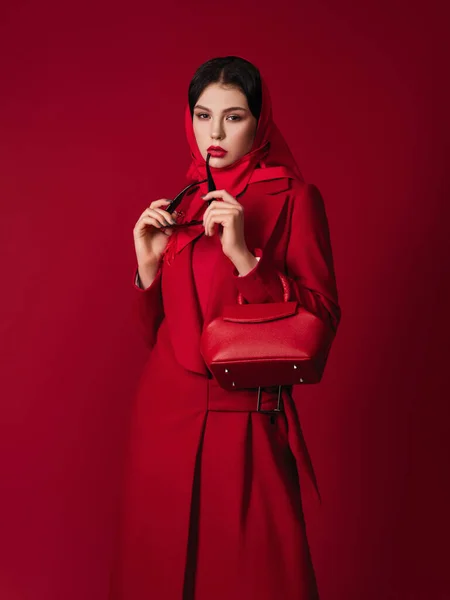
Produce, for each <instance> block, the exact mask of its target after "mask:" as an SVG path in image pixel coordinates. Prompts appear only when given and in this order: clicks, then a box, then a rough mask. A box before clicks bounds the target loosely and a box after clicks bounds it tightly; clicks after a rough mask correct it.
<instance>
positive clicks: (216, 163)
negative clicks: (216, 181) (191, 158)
mask: <svg viewBox="0 0 450 600" xmlns="http://www.w3.org/2000/svg"><path fill="white" fill-rule="evenodd" d="M207 156H208V153H206V155H205V160H206V157H207ZM232 162H233V159H231V158H230V157H229V156H226V157H225V158H217V157H214V156H211V158H210V160H209V164H210V166H211V167H214V168H215V169H220V168H221V167H227V166H228V165H231V163H232Z"/></svg>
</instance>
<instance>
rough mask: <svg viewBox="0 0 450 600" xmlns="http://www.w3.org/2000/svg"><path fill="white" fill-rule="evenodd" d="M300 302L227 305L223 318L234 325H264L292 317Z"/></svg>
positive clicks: (224, 308)
mask: <svg viewBox="0 0 450 600" xmlns="http://www.w3.org/2000/svg"><path fill="white" fill-rule="evenodd" d="M297 306H298V302H297V301H293V302H268V303H267V304H227V305H226V306H224V307H223V311H222V318H223V320H224V321H232V322H233V323H264V322H266V321H276V320H278V319H284V318H286V317H291V316H292V315H295V313H296V312H297Z"/></svg>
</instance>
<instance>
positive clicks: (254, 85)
mask: <svg viewBox="0 0 450 600" xmlns="http://www.w3.org/2000/svg"><path fill="white" fill-rule="evenodd" d="M210 83H223V84H225V85H232V86H235V87H238V88H239V89H240V90H241V91H242V92H243V93H244V94H245V96H246V98H247V102H248V107H249V109H250V112H251V113H252V115H253V116H254V117H255V118H256V120H258V119H259V115H260V114H261V104H262V88H261V75H260V73H259V70H258V69H257V68H256V67H255V65H253V64H252V63H251V62H249V61H248V60H245V59H244V58H240V57H239V56H223V57H218V58H212V59H211V60H208V61H207V62H205V63H203V64H202V65H200V67H199V68H198V69H197V71H196V72H195V74H194V77H193V78H192V80H191V83H190V84H189V90H188V101H189V108H190V110H191V116H193V114H194V106H195V105H196V103H197V100H198V99H199V98H200V96H201V94H202V92H203V90H204V89H205V88H206V87H207V86H208V85H209V84H210Z"/></svg>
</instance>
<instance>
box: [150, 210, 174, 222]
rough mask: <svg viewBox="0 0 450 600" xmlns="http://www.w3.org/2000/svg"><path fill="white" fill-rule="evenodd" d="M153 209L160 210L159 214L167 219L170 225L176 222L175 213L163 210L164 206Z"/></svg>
mask: <svg viewBox="0 0 450 600" xmlns="http://www.w3.org/2000/svg"><path fill="white" fill-rule="evenodd" d="M153 210H156V211H157V212H159V214H160V215H161V216H162V217H163V218H164V219H165V221H166V222H167V224H168V225H174V224H175V223H176V221H175V219H174V215H172V214H170V213H168V212H167V211H166V210H163V209H162V208H155V209H153Z"/></svg>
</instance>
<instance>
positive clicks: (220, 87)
mask: <svg viewBox="0 0 450 600" xmlns="http://www.w3.org/2000/svg"><path fill="white" fill-rule="evenodd" d="M192 123H193V127H194V134H195V139H196V140H197V145H198V148H199V150H200V152H201V155H202V156H203V158H204V159H205V160H206V155H207V154H208V152H209V153H210V154H211V159H210V162H209V164H210V165H211V167H216V168H222V167H226V166H227V165H231V164H232V163H234V162H235V161H236V160H238V159H239V158H241V157H242V156H244V154H247V152H250V150H251V147H252V144H253V139H254V137H255V134H256V127H257V120H256V118H255V117H254V116H253V115H252V113H251V112H250V109H249V107H248V103H247V98H246V96H245V94H244V93H243V92H242V91H241V90H240V89H239V88H235V87H230V86H228V85H224V84H220V83H211V84H210V85H208V86H207V87H206V88H205V89H204V90H203V92H202V94H201V95H200V97H199V99H198V100H197V104H196V105H195V106H194V116H193V122H192ZM211 146H213V147H214V146H216V147H220V148H221V149H222V150H223V151H220V150H217V151H216V152H214V151H213V150H212V149H211ZM208 149H209V150H208Z"/></svg>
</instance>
